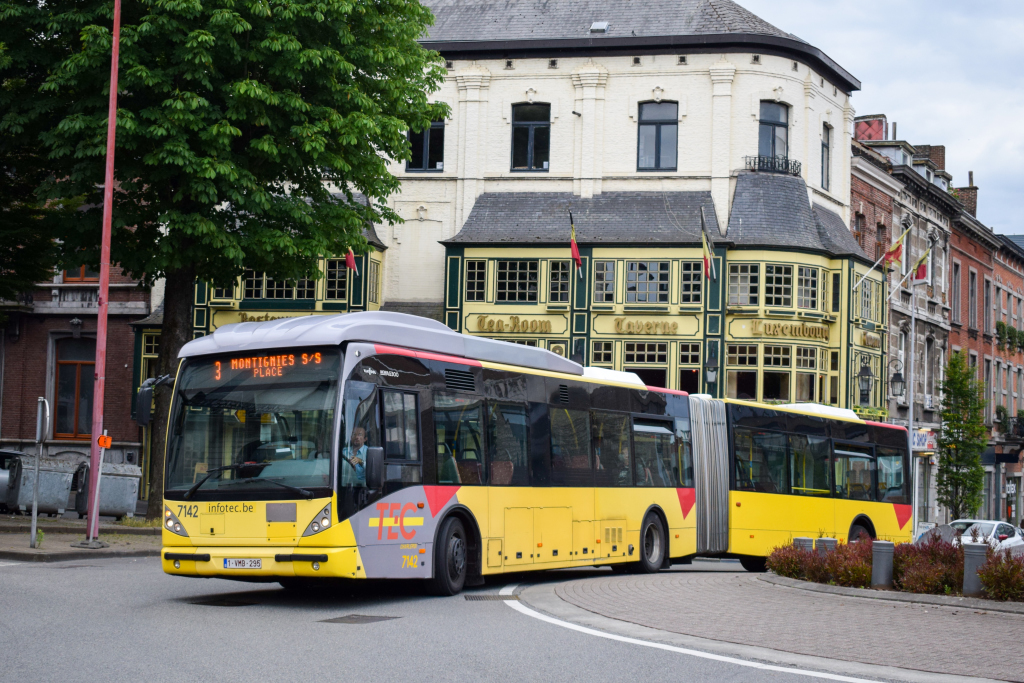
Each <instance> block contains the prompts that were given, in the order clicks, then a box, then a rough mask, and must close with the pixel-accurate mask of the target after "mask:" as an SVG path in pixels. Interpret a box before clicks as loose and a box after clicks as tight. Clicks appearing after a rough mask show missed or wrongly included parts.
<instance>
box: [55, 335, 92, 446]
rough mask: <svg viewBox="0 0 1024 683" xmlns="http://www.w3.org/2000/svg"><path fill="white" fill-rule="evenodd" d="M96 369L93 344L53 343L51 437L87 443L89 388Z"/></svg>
mask: <svg viewBox="0 0 1024 683" xmlns="http://www.w3.org/2000/svg"><path fill="white" fill-rule="evenodd" d="M95 366H96V340H95V339H87V338H85V337H83V338H81V339H73V338H68V339H61V340H59V341H58V342H57V378H56V379H57V381H56V385H57V388H56V392H55V393H56V395H57V406H56V411H55V412H56V415H55V416H54V422H53V436H54V438H57V439H87V438H89V436H90V433H91V432H92V388H93V376H94V375H95Z"/></svg>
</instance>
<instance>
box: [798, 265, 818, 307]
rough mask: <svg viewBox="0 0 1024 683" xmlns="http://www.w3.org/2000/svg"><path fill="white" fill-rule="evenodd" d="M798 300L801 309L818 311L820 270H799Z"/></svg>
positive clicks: (802, 268)
mask: <svg viewBox="0 0 1024 683" xmlns="http://www.w3.org/2000/svg"><path fill="white" fill-rule="evenodd" d="M797 278H798V279H797V300H796V305H797V306H798V307H800V308H811V309H816V308H817V307H818V269H817V268H804V267H803V266H801V267H800V268H799V269H798V270H797Z"/></svg>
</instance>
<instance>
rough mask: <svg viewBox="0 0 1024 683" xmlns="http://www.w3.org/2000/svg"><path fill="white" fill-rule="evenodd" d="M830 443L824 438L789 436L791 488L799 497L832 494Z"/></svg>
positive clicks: (801, 435)
mask: <svg viewBox="0 0 1024 683" xmlns="http://www.w3.org/2000/svg"><path fill="white" fill-rule="evenodd" d="M828 459H829V441H828V439H826V438H825V437H823V436H806V435H804V434H790V435H789V473H790V478H791V482H790V487H791V489H792V491H793V494H794V495H797V496H829V495H831V494H832V489H831V484H830V483H829V480H828V474H829V465H828Z"/></svg>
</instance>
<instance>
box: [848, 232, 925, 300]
mask: <svg viewBox="0 0 1024 683" xmlns="http://www.w3.org/2000/svg"><path fill="white" fill-rule="evenodd" d="M910 230H911V228H907V229H906V230H904V231H903V234H902V235H900V237H899V239H897V240H896V241H895V242H893V244H899V243H900V242H902V241H903V238H904V237H906V236H907V233H908V232H910ZM889 251H892V247H889V250H888V251H886V252H885V253H884V254H882V256H881V257H880V258H879V259H878V260H877V261H875V264H874V265H873V266H871V267H870V268H869V269H868V272H866V273H864V277H862V278H861V279H860V280H858V281H857V284H855V285H854V286H853V289H854V291H856V289H857V288H858V287H860V285H861V283H862V282H864V280H867V279H868V275H871V273H872V272H873V271H874V270H875V268H877V267H878V264H879V263H881V262H882V261H884V260H885V257H886V256H888V255H889Z"/></svg>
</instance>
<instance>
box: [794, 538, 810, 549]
mask: <svg viewBox="0 0 1024 683" xmlns="http://www.w3.org/2000/svg"><path fill="white" fill-rule="evenodd" d="M793 547H794V548H799V549H800V550H806V551H807V552H811V551H812V550H814V539H813V538H807V537H806V536H797V537H796V538H794V539H793Z"/></svg>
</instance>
